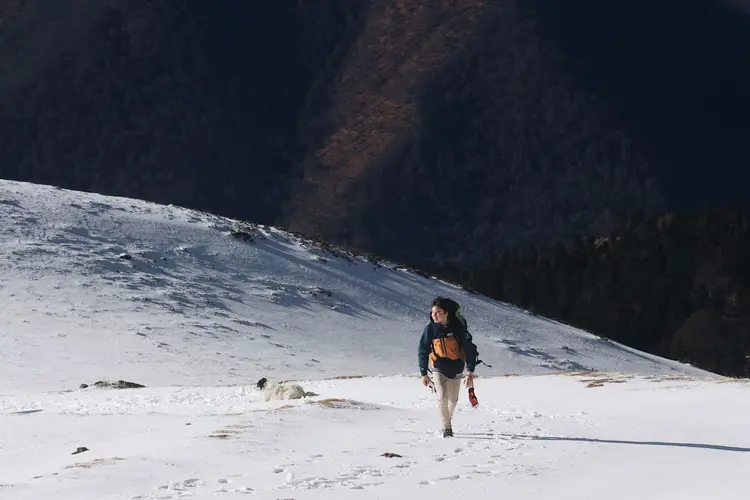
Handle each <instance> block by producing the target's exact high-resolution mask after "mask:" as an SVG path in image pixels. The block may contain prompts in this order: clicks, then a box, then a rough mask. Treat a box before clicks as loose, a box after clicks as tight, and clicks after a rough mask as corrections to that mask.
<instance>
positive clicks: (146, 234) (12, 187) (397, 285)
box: [0, 181, 703, 391]
mask: <svg viewBox="0 0 750 500" xmlns="http://www.w3.org/2000/svg"><path fill="white" fill-rule="evenodd" d="M0 220H1V221H2V223H1V224H0V301H1V303H2V304H3V307H2V308H0V328H1V329H2V335H0V352H2V353H3V363H2V364H0V377H1V379H2V380H3V384H2V389H3V391H8V390H13V389H29V388H37V389H67V388H75V387H78V385H79V384H81V383H92V382H94V381H96V380H100V379H112V380H118V379H133V380H135V381H137V382H140V383H142V384H145V385H147V386H154V385H161V386H163V385H175V384H176V385H194V384H211V385H227V384H246V383H248V382H254V381H257V380H258V379H259V378H261V377H267V378H269V379H274V378H275V379H279V378H284V379H289V378H322V377H331V376H341V375H378V374H386V375H388V374H416V373H417V366H416V345H417V341H418V338H419V335H420V334H421V331H422V329H423V327H424V326H425V324H426V323H427V321H428V311H429V307H430V301H431V299H432V298H433V297H435V296H436V295H439V294H446V295H448V296H451V297H453V298H455V299H456V300H458V301H459V302H460V303H461V304H462V306H463V308H464V311H465V315H466V317H467V318H468V320H469V322H470V325H471V331H472V333H473V334H474V336H475V338H476V342H477V344H478V346H479V350H480V355H481V357H482V358H483V359H484V360H485V361H486V362H487V363H489V364H490V365H492V368H488V367H486V366H485V365H480V366H479V370H478V373H481V374H482V375H496V374H507V373H516V374H541V373H548V372H553V371H561V370H599V371H621V372H641V373H649V374H653V373H675V372H678V373H703V372H700V371H698V370H694V369H692V368H690V367H688V366H684V365H680V364H677V363H674V362H670V361H666V360H663V359H659V358H657V357H654V356H650V355H647V354H643V353H640V352H637V351H634V350H632V349H628V348H625V347H623V346H620V345H618V344H615V343H612V342H608V341H606V340H603V339H600V338H598V337H596V336H594V335H591V334H588V333H585V332H582V331H579V330H577V329H574V328H569V327H566V326H564V325H560V324H558V323H555V322H552V321H548V320H545V319H541V318H537V317H534V316H531V315H529V314H526V313H524V312H523V311H519V310H517V309H514V308H512V307H507V306H505V305H503V304H501V303H499V302H497V301H493V300H489V299H487V298H485V297H482V296H478V295H472V294H469V293H467V292H464V291H463V290H460V289H458V288H456V287H454V286H452V285H449V284H445V283H442V282H440V281H437V280H434V279H427V278H425V277H422V276H418V275H415V274H412V273H409V272H407V271H405V270H402V269H400V268H391V267H389V266H383V267H378V266H377V265H374V264H372V263H368V262H366V261H364V260H361V259H357V258H354V259H351V258H345V257H344V256H336V255H335V254H331V253H329V252H326V251H324V250H322V249H320V248H318V247H316V246H315V245H313V244H312V243H310V242H307V241H305V240H302V239H300V238H297V237H295V236H293V235H291V234H288V233H285V232H283V231H280V230H278V229H275V228H268V227H258V228H254V229H250V232H251V233H252V238H253V241H245V240H243V239H240V238H236V237H233V236H231V235H230V233H231V231H232V230H234V229H236V228H238V227H239V225H238V224H237V223H235V222H234V221H231V220H228V219H225V218H220V217H215V216H211V215H207V214H204V213H200V212H196V211H192V210H186V209H182V208H177V207H171V206H162V205H156V204H152V203H146V202H143V201H138V200H132V199H124V198H115V197H107V196H100V195H96V194H86V193H80V192H74V191H66V190H62V189H58V188H55V187H49V186H39V185H33V184H27V183H17V182H7V181H2V182H0ZM126 256H129V257H130V258H129V259H128V258H127V257H126Z"/></svg>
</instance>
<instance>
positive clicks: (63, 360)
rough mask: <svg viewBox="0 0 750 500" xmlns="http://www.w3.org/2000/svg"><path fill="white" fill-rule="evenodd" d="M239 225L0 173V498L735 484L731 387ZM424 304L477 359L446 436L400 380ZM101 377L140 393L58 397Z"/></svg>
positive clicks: (447, 493) (745, 435)
mask: <svg viewBox="0 0 750 500" xmlns="http://www.w3.org/2000/svg"><path fill="white" fill-rule="evenodd" d="M238 226H239V225H238V224H237V223H235V222H233V221H230V220H227V219H223V218H219V217H214V216H210V215H206V214H202V213H198V212H195V211H190V210H185V209H181V208H175V207H165V206H159V205H154V204H149V203H144V202H141V201H137V200H129V199H122V198H112V197H105V196H98V195H93V194H84V193H77V192H71V191H65V190H61V189H56V188H54V187H47V186H36V185H31V184H24V183H15V182H4V181H0V303H1V304H2V307H0V356H1V358H0V361H1V362H0V499H2V500H4V499H6V498H8V499H12V500H32V499H33V500H37V499H44V500H47V499H55V500H67V499H71V500H73V499H74V500H89V499H90V500H100V499H128V500H136V499H138V500H145V499H176V498H183V497H189V498H195V499H209V498H211V499H214V498H217V497H218V498H247V497H248V496H249V497H250V498H259V499H278V498H294V499H297V500H301V499H326V500H328V499H336V498H347V499H348V498H357V499H363V500H371V499H378V498H393V499H397V498H413V497H416V496H425V497H428V498H432V499H435V500H443V499H444V498H455V497H461V498H513V499H516V500H519V499H526V498H533V499H537V498H539V499H546V498H555V499H556V500H562V499H568V498H570V499H575V500H580V499H586V498H591V499H599V498H607V499H609V500H615V499H618V500H619V499H623V500H626V499H627V500H630V499H635V498H638V499H640V498H654V499H680V500H686V499H701V500H702V499H705V498H712V499H724V498H726V499H735V498H739V497H740V495H741V494H743V493H744V481H743V478H744V477H745V473H746V472H745V471H746V470H747V469H748V467H749V466H750V431H748V430H747V429H748V428H747V425H746V420H747V415H748V413H750V404H749V403H748V401H750V397H749V396H750V386H749V385H748V384H747V383H745V382H746V381H735V380H725V379H723V378H721V377H718V376H714V375H712V374H709V373H706V372H703V371H701V370H697V369H695V368H692V367H689V366H685V365H682V364H679V363H675V362H671V361H667V360H664V359H660V358H658V357H655V356H651V355H647V354H644V353H641V352H638V351H635V350H632V349H628V348H625V347H623V346H621V345H618V344H616V343H613V342H608V341H606V340H602V339H599V338H597V337H596V336H594V335H590V334H588V333H586V332H582V331H579V330H576V329H574V328H570V327H567V326H565V325H561V324H559V323H556V322H553V321H548V320H545V319H542V318H537V317H534V316H532V315H529V314H526V313H525V312H523V311H519V310H517V309H515V308H512V307H508V306H506V305H503V304H501V303H498V302H496V301H493V300H489V299H487V298H485V297H481V296H478V295H471V294H468V293H465V292H464V291H462V290H460V289H457V288H456V287H453V286H451V285H449V284H445V283H442V282H439V281H437V280H434V279H427V278H424V277H421V276H418V275H415V274H412V273H409V272H407V271H406V270H403V269H399V268H396V267H394V266H386V265H384V266H378V265H375V264H373V263H368V262H366V261H364V260H362V259H359V258H355V257H351V256H346V255H345V254H342V253H340V252H331V251H328V250H324V249H321V248H319V247H318V246H316V245H313V244H312V243H310V242H306V241H304V240H302V239H300V238H297V237H295V236H293V235H290V234H287V233H285V232H283V231H280V230H277V229H274V228H249V229H247V231H248V232H247V233H245V234H249V235H251V236H252V241H245V240H243V239H242V238H240V237H236V236H241V234H236V235H235V236H233V235H232V234H231V233H232V231H233V230H235V229H237V228H238ZM438 294H446V295H449V296H451V297H453V298H455V299H457V300H458V301H459V302H460V303H461V304H462V305H463V307H464V310H465V313H466V316H467V318H468V320H469V322H470V325H471V330H472V332H473V333H474V336H475V339H476V342H477V344H478V345H479V349H480V353H481V355H482V358H483V359H484V360H485V361H487V362H488V363H490V364H491V365H492V366H493V367H492V368H488V367H486V366H484V365H480V367H479V369H478V374H479V375H480V378H478V379H477V381H476V390H477V395H478V397H479V400H480V403H479V406H478V407H476V408H472V407H471V406H469V404H468V402H467V397H466V393H465V389H462V394H461V397H460V400H459V406H458V408H457V410H456V414H455V418H454V429H455V431H456V437H454V438H451V439H442V438H440V437H438V436H437V435H436V432H439V425H438V413H437V409H436V405H435V400H434V395H433V394H432V393H431V392H430V391H429V390H428V389H427V388H425V387H423V386H422V385H421V384H420V383H419V380H418V378H417V367H416V344H417V341H418V338H419V335H420V333H421V331H422V328H423V327H424V325H425V323H426V322H427V318H428V311H429V304H430V301H431V299H432V298H433V297H434V296H436V295H438ZM505 375H515V376H505ZM352 376H361V377H355V378H347V377H352ZM261 377H267V378H268V379H271V380H279V379H295V380H298V381H299V383H301V384H302V385H303V387H304V389H305V390H306V391H308V392H310V393H312V394H311V395H310V396H309V397H307V398H305V399H303V400H295V401H271V402H264V401H263V399H262V397H261V394H260V393H259V392H258V391H257V390H256V389H255V388H254V384H255V382H256V381H257V380H258V379H259V378H261ZM120 379H123V380H127V381H132V382H136V383H140V384H144V385H145V386H146V387H144V388H135V389H113V388H100V387H87V388H79V384H82V383H86V384H93V383H94V382H96V381H99V380H111V381H116V380H120ZM79 451H80V452H79Z"/></svg>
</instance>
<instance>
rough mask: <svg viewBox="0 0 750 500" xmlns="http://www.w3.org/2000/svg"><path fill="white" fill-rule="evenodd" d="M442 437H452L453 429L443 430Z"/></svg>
mask: <svg viewBox="0 0 750 500" xmlns="http://www.w3.org/2000/svg"><path fill="white" fill-rule="evenodd" d="M443 437H444V438H446V437H453V429H451V428H450V427H447V428H445V429H443Z"/></svg>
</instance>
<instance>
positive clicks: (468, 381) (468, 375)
mask: <svg viewBox="0 0 750 500" xmlns="http://www.w3.org/2000/svg"><path fill="white" fill-rule="evenodd" d="M464 384H466V387H472V386H473V385H474V372H466V380H464Z"/></svg>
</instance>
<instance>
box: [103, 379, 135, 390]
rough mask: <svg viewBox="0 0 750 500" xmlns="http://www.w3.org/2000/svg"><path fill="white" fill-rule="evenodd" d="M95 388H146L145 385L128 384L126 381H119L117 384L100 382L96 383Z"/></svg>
mask: <svg viewBox="0 0 750 500" xmlns="http://www.w3.org/2000/svg"><path fill="white" fill-rule="evenodd" d="M94 387H107V388H112V389H139V388H141V387H146V386H145V385H141V384H136V383H135V382H128V381H126V380H118V381H117V382H109V381H106V380H98V381H96V382H94Z"/></svg>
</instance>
